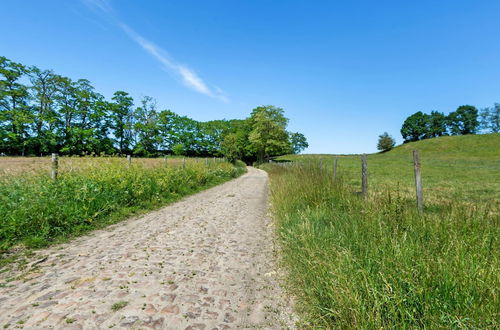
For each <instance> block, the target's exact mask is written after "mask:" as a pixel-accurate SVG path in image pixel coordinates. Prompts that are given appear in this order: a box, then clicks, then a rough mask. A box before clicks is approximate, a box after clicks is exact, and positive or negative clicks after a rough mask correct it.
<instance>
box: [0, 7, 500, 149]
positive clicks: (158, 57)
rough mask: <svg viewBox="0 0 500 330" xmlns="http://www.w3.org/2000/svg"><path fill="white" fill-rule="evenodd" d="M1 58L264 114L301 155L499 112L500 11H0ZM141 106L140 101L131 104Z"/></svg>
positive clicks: (170, 101)
mask: <svg viewBox="0 0 500 330" xmlns="http://www.w3.org/2000/svg"><path fill="white" fill-rule="evenodd" d="M1 10H2V13H3V14H2V19H1V20H0V30H1V31H2V33H0V55H2V56H6V57H8V58H10V59H12V60H14V61H18V62H21V63H23V64H28V65H36V66H38V67H40V68H42V69H53V70H54V71H55V72H56V73H58V74H62V75H66V76H68V77H71V78H73V79H78V78H86V79H89V80H90V81H91V82H92V83H93V85H94V86H95V87H96V89H97V91H99V92H100V93H102V94H103V95H105V96H106V97H111V95H112V94H113V92H114V91H116V90H124V91H127V92H129V93H130V94H131V95H132V96H134V98H135V99H136V102H137V101H138V100H139V98H140V97H141V96H143V95H149V96H152V97H154V98H156V100H157V102H158V106H159V108H160V109H171V110H173V111H175V112H177V113H179V114H182V115H188V116H190V117H192V118H194V119H197V120H210V119H222V118H227V119H229V118H244V117H246V116H248V114H249V113H250V111H251V109H252V108H254V107H256V106H258V105H262V104H273V105H277V106H280V107H283V108H284V109H285V112H286V115H287V117H289V118H290V125H289V129H290V130H291V131H299V132H302V133H304V134H305V135H306V137H307V138H308V140H309V144H310V147H309V149H308V150H306V152H308V153H361V152H374V151H376V141H377V136H378V135H379V134H380V133H382V132H384V131H387V132H389V133H390V134H391V135H393V136H394V137H395V138H396V140H397V141H398V143H400V142H401V141H402V139H401V136H400V133H399V129H400V127H401V124H402V122H403V120H404V119H405V118H406V117H407V116H408V115H410V114H412V113H414V112H416V111H419V110H421V111H429V112H430V111H431V110H439V111H443V112H445V113H448V112H449V111H453V110H455V109H456V107H457V106H459V105H462V104H472V105H475V106H477V107H479V108H481V107H485V106H490V105H492V104H493V103H494V102H500V59H499V54H500V19H499V17H500V1H497V0H495V1H480V0H475V1H465V0H453V1H451V0H441V1H426V0H423V1H384V0H381V1H333V0H332V1H302V0H301V1H298V0H297V1H292V0H286V1H285V0H273V1H269V0H248V1H243V0H240V1H234V0H212V1H202V0H198V1H192V0H182V1H152V0H150V1H147V0H145V1H134V0H109V1H105V0H44V1H40V0H23V1H20V0H2V4H1ZM137 103H138V102H137Z"/></svg>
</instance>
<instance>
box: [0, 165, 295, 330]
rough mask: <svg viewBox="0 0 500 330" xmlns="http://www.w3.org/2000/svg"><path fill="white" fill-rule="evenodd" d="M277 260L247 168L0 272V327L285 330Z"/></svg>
mask: <svg viewBox="0 0 500 330" xmlns="http://www.w3.org/2000/svg"><path fill="white" fill-rule="evenodd" d="M274 253H275V251H274V245H273V240H272V227H271V223H270V220H269V218H268V217H267V175H266V173H265V172H263V171H261V170H257V169H254V168H249V171H248V173H247V174H245V175H243V176H241V177H240V178H238V179H235V180H232V181H230V182H227V183H225V184H222V185H220V186H217V187H214V188H212V189H209V190H206V191H203V192H201V193H198V194H196V195H193V196H190V197H187V198H185V199H183V200H182V201H180V202H178V203H175V204H172V205H170V206H167V207H164V208H162V209H160V210H158V211H155V212H151V213H148V214H147V215H144V216H142V217H139V218H135V219H130V220H127V221H124V222H121V223H119V224H116V225H113V226H111V227H108V228H107V229H105V230H100V231H95V232H93V233H91V234H89V235H88V236H85V237H80V238H77V239H75V240H72V241H71V242H69V243H66V244H62V245H58V246H55V247H52V248H49V249H46V250H41V251H37V252H36V255H35V256H34V257H32V258H31V259H32V260H31V263H30V264H28V265H27V267H26V268H25V269H24V271H23V272H21V273H19V272H17V273H16V274H13V271H8V272H4V273H2V274H0V327H6V328H8V329H14V328H24V329H46V328H56V329H108V328H132V329H241V328H252V329H255V328H257V329H282V328H287V327H288V326H290V325H293V320H292V316H291V315H292V314H291V313H290V312H289V304H288V302H286V300H285V299H284V298H283V296H282V292H281V290H280V288H279V286H278V285H277V280H276V278H277V277H278V275H277V272H276V268H275V263H274V257H275V256H274ZM13 276H15V277H14V278H13Z"/></svg>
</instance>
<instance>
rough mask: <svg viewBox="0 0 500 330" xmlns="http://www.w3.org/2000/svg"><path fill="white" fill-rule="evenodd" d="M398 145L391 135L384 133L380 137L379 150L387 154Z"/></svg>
mask: <svg viewBox="0 0 500 330" xmlns="http://www.w3.org/2000/svg"><path fill="white" fill-rule="evenodd" d="M395 145H396V141H395V140H394V139H393V138H392V136H390V135H389V133H387V132H384V133H383V134H381V135H379V136H378V143H377V149H378V150H380V151H382V152H385V151H389V150H391V149H392V148H394V146H395Z"/></svg>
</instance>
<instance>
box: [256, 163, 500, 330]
mask: <svg viewBox="0 0 500 330" xmlns="http://www.w3.org/2000/svg"><path fill="white" fill-rule="evenodd" d="M263 168H264V169H265V170H267V171H268V172H269V174H270V179H271V198H272V205H273V212H274V216H275V220H276V223H277V234H278V237H279V240H280V242H281V245H282V255H283V258H282V261H283V263H284V266H285V267H286V268H287V269H288V272H289V276H288V285H289V289H290V290H291V293H293V294H294V295H295V296H296V297H297V309H298V312H299V314H300V315H301V316H302V321H301V326H302V327H305V328H338V329H354V328H356V329H358V328H362V329H367V328H368V329H373V328H397V329H399V328H495V327H498V326H499V324H498V320H499V319H500V318H499V308H498V306H499V299H498V288H499V287H500V281H499V266H500V263H499V254H498V240H497V238H498V237H500V236H499V234H500V230H499V228H500V227H499V216H498V214H499V213H498V209H495V208H494V206H492V205H491V204H488V203H485V204H480V203H478V204H470V203H462V202H460V203H459V202H453V201H448V202H442V201H439V202H438V201H437V200H436V204H429V205H428V207H427V209H426V213H425V214H424V215H423V216H419V215H418V213H417V212H416V210H415V203H414V200H413V199H412V198H409V197H407V196H406V195H405V194H404V195H399V194H398V193H397V192H394V191H391V190H386V191H385V192H383V193H382V192H379V193H378V194H376V195H375V196H372V197H371V198H370V199H369V200H368V201H365V200H363V199H362V198H360V197H358V196H357V195H356V194H354V193H353V192H352V189H350V184H349V183H343V180H342V178H340V179H339V180H337V181H336V182H335V183H333V182H332V179H331V175H330V173H329V172H326V171H324V170H323V171H322V170H320V169H319V167H318V166H311V167H304V168H302V169H301V168H296V167H281V166H276V165H274V166H273V165H265V166H263Z"/></svg>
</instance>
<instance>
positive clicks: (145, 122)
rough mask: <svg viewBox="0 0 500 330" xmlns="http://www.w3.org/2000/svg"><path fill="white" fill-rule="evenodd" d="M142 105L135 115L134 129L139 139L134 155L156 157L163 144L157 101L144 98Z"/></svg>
mask: <svg viewBox="0 0 500 330" xmlns="http://www.w3.org/2000/svg"><path fill="white" fill-rule="evenodd" d="M141 105H142V106H140V107H138V108H137V109H136V110H135V113H134V116H135V121H136V122H135V125H134V128H135V130H136V134H137V138H138V141H137V144H136V145H135V150H134V153H135V154H138V155H143V156H148V157H150V156H155V155H156V154H157V152H158V147H159V145H160V144H161V137H160V128H159V125H158V112H157V111H156V101H155V100H154V99H153V98H152V97H150V96H144V97H143V98H142V100H141Z"/></svg>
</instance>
